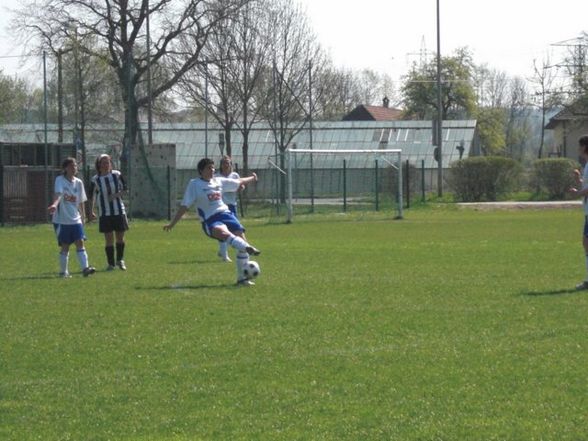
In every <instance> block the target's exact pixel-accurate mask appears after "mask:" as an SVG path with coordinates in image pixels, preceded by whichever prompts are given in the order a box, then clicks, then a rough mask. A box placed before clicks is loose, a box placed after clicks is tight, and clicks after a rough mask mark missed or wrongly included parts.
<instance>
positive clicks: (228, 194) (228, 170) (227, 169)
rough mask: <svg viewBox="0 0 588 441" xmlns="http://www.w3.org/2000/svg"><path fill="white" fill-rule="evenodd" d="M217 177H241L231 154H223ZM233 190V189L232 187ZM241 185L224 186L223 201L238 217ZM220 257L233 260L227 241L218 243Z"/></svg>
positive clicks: (226, 260) (228, 260)
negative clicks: (226, 188) (234, 186)
mask: <svg viewBox="0 0 588 441" xmlns="http://www.w3.org/2000/svg"><path fill="white" fill-rule="evenodd" d="M214 176H215V178H229V179H240V178H241V176H239V173H237V172H236V171H233V161H232V159H231V157H230V156H227V155H225V156H223V157H222V158H221V161H220V173H219V172H217V173H215V175H214ZM231 190H232V189H231ZM239 190H241V187H239V188H238V189H237V190H236V191H228V190H225V189H224V188H223V202H224V203H225V204H227V207H229V210H230V212H231V213H233V214H234V215H235V217H236V218H239V216H238V215H237V198H238V193H239ZM218 244H219V245H218V257H220V258H221V259H222V260H224V261H225V262H231V258H230V257H229V247H228V246H227V243H226V242H222V241H221V242H219V243H218Z"/></svg>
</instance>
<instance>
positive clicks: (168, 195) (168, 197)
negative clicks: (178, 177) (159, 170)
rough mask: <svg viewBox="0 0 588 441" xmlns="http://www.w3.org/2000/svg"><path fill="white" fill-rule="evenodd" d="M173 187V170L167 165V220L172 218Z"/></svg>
mask: <svg viewBox="0 0 588 441" xmlns="http://www.w3.org/2000/svg"><path fill="white" fill-rule="evenodd" d="M171 201H172V189H171V170H170V166H169V165H168V166H167V220H171V210H172V203H171Z"/></svg>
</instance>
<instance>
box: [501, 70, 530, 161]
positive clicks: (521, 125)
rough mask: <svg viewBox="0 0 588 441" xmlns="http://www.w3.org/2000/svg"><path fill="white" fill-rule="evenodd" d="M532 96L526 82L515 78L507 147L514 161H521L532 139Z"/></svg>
mask: <svg viewBox="0 0 588 441" xmlns="http://www.w3.org/2000/svg"><path fill="white" fill-rule="evenodd" d="M530 101H531V99H530V95H529V90H528V88H527V84H526V82H525V81H524V80H523V79H522V78H520V77H514V78H512V79H511V80H510V82H509V89H508V95H507V102H506V103H505V109H506V127H505V129H506V131H505V139H506V147H507V149H508V151H507V153H508V154H509V155H510V156H511V157H512V158H514V159H518V160H521V159H522V158H523V152H524V151H525V147H526V144H527V142H528V139H529V138H530V136H529V135H530V133H529V132H530V127H529V113H530V112H529V104H530Z"/></svg>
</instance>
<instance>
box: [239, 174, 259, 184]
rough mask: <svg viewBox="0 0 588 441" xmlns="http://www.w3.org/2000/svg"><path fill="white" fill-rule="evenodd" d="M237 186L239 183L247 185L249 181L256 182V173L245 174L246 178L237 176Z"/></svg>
mask: <svg viewBox="0 0 588 441" xmlns="http://www.w3.org/2000/svg"><path fill="white" fill-rule="evenodd" d="M237 180H238V181H239V186H241V185H248V184H250V183H251V182H257V174H255V173H251V176H247V177H246V178H239V179H237Z"/></svg>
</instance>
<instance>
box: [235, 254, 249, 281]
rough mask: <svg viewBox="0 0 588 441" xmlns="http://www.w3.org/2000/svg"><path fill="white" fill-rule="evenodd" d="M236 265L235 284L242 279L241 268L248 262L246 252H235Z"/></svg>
mask: <svg viewBox="0 0 588 441" xmlns="http://www.w3.org/2000/svg"><path fill="white" fill-rule="evenodd" d="M235 260H236V265H237V282H238V281H240V280H242V279H243V268H245V266H246V265H247V263H248V262H249V254H247V252H246V251H239V252H237V258H236V259H235Z"/></svg>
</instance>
